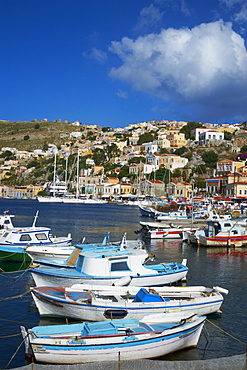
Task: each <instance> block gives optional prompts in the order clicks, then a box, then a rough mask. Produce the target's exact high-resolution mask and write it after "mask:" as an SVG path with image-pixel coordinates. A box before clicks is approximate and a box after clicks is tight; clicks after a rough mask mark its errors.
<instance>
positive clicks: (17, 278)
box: [0, 266, 29, 288]
mask: <svg viewBox="0 0 247 370" xmlns="http://www.w3.org/2000/svg"><path fill="white" fill-rule="evenodd" d="M0 270H1V271H3V275H4V277H7V278H11V279H15V280H14V281H13V283H15V282H16V281H18V280H19V279H21V278H22V276H23V275H24V274H25V273H26V272H28V271H29V266H28V267H27V269H26V270H17V271H12V272H7V271H4V270H3V269H1V268H0ZM20 271H23V272H22V273H21V274H20V275H18V276H11V275H9V274H11V273H13V272H20ZM10 285H12V283H11V284H9V285H5V286H2V288H6V287H7V286H10Z"/></svg>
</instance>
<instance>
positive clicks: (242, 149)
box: [240, 145, 247, 153]
mask: <svg viewBox="0 0 247 370" xmlns="http://www.w3.org/2000/svg"><path fill="white" fill-rule="evenodd" d="M240 153H247V145H243V146H242V148H241V149H240Z"/></svg>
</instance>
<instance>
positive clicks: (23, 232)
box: [0, 212, 72, 262]
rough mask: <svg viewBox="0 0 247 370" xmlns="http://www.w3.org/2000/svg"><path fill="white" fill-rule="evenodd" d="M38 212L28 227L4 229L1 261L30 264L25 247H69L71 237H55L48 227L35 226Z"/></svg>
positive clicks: (0, 238)
mask: <svg viewBox="0 0 247 370" xmlns="http://www.w3.org/2000/svg"><path fill="white" fill-rule="evenodd" d="M37 217H38V212H37V213H36V215H35V217H34V221H33V224H32V226H30V227H21V228H20V227H13V228H8V229H5V231H4V232H3V234H2V235H0V258H1V259H2V261H18V262H21V261H24V260H25V262H27V261H28V260H29V262H31V258H30V256H28V255H27V253H26V248H27V247H30V246H32V247H35V246H37V247H40V246H43V247H51V246H53V247H54V246H55V247H62V246H63V247H69V246H71V242H72V237H71V234H68V235H67V236H66V237H63V236H60V237H56V236H53V235H52V234H51V229H50V228H49V227H38V226H35V224H36V220H37Z"/></svg>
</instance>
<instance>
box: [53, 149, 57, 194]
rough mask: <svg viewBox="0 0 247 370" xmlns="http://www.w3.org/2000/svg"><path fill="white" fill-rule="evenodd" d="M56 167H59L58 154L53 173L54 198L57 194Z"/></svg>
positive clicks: (55, 157) (55, 156)
mask: <svg viewBox="0 0 247 370" xmlns="http://www.w3.org/2000/svg"><path fill="white" fill-rule="evenodd" d="M56 167H57V153H55V155H54V171H53V196H54V197H55V193H56V188H55V185H56Z"/></svg>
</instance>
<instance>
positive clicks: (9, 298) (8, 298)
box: [0, 290, 30, 320]
mask: <svg viewBox="0 0 247 370" xmlns="http://www.w3.org/2000/svg"><path fill="white" fill-rule="evenodd" d="M28 293H30V290H26V292H24V293H22V294H18V295H15V296H13V297H7V298H1V299H0V302H2V301H10V300H11V299H15V298H21V297H23V296H24V295H26V294H28ZM0 320H1V319H0Z"/></svg>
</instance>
